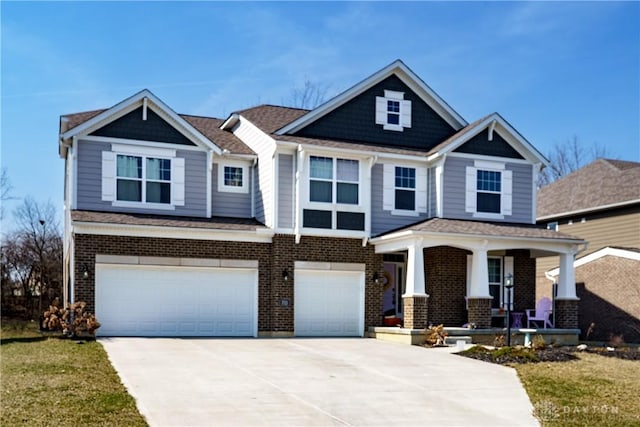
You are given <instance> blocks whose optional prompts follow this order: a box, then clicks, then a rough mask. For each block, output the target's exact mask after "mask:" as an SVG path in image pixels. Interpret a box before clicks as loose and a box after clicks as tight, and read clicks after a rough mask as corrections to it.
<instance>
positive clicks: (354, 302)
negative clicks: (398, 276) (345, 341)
mask: <svg viewBox="0 0 640 427" xmlns="http://www.w3.org/2000/svg"><path fill="white" fill-rule="evenodd" d="M293 307H294V334H295V335H296V336H362V335H363V334H364V272H362V271H331V270H304V269H296V270H295V286H294V305H293Z"/></svg>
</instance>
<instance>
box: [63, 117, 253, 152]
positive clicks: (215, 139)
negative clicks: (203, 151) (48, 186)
mask: <svg viewBox="0 0 640 427" xmlns="http://www.w3.org/2000/svg"><path fill="white" fill-rule="evenodd" d="M107 110H108V109H100V110H92V111H84V112H81V113H74V114H67V115H64V116H61V117H60V119H61V127H60V129H61V132H62V133H67V132H71V131H73V130H74V128H76V127H78V126H80V125H82V124H83V123H85V122H87V121H88V120H91V119H92V118H94V117H96V116H98V115H99V114H101V113H104V112H105V111H107ZM178 116H179V117H180V118H182V119H184V121H185V122H186V123H188V124H190V125H191V126H193V128H195V129H196V130H197V131H198V132H200V133H201V134H202V135H203V136H204V137H206V138H207V139H208V140H209V141H210V142H211V143H212V144H215V145H216V146H217V147H219V148H220V149H221V150H223V151H224V150H226V151H229V152H230V153H232V154H248V155H255V153H254V151H253V150H252V149H251V148H249V147H248V146H247V145H245V144H244V143H243V142H242V141H241V140H240V139H239V138H238V137H236V136H235V135H234V134H233V133H231V132H227V131H224V130H222V129H221V128H220V126H221V125H222V123H223V120H222V119H216V118H213V117H201V116H191V115H187V114H178ZM63 123H65V126H64V127H63V126H62V124H63ZM61 155H64V154H63V153H62V152H61Z"/></svg>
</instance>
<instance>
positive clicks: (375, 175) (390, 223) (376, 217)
mask: <svg viewBox="0 0 640 427" xmlns="http://www.w3.org/2000/svg"><path fill="white" fill-rule="evenodd" d="M382 171H383V166H382V165H381V164H377V165H374V166H373V168H372V170H371V235H372V236H376V235H378V234H381V233H384V232H386V231H389V230H395V229H396V228H400V227H404V226H407V225H410V224H413V223H416V222H420V221H423V220H425V219H426V218H427V214H426V213H425V214H421V215H420V216H400V215H391V212H390V211H385V210H383V209H382V197H383V196H382V193H383V191H382V188H383V185H382V180H383V178H382V175H383V173H382ZM427 204H428V203H427Z"/></svg>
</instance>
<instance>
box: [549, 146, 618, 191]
mask: <svg viewBox="0 0 640 427" xmlns="http://www.w3.org/2000/svg"><path fill="white" fill-rule="evenodd" d="M607 156H608V152H607V148H606V147H604V146H602V145H600V144H598V143H595V142H594V143H593V144H592V145H591V146H590V147H586V146H584V145H583V144H581V143H580V141H579V140H578V137H577V136H574V137H573V139H571V140H569V141H567V142H565V143H564V144H558V143H556V144H555V145H554V146H553V148H552V149H551V151H550V152H549V154H548V158H549V162H550V163H551V165H550V166H549V167H547V168H545V169H544V170H543V171H542V173H541V174H540V175H539V177H538V187H543V186H545V185H547V184H551V183H552V182H553V181H556V180H557V179H560V178H562V177H563V176H565V175H568V174H570V173H571V172H574V171H576V170H578V169H580V168H581V167H583V166H585V165H587V164H589V163H591V162H592V161H594V160H595V159H597V158H599V157H607Z"/></svg>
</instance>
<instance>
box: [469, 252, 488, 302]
mask: <svg viewBox="0 0 640 427" xmlns="http://www.w3.org/2000/svg"><path fill="white" fill-rule="evenodd" d="M467 298H491V294H490V293H489V261H488V258H487V249H485V248H480V249H474V250H473V257H472V259H471V280H469V294H468V295H467Z"/></svg>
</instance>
